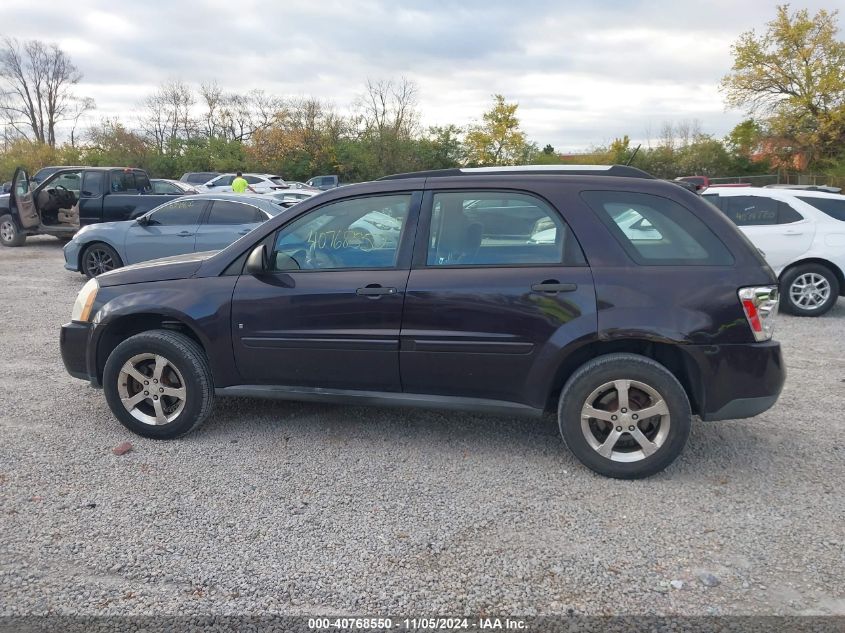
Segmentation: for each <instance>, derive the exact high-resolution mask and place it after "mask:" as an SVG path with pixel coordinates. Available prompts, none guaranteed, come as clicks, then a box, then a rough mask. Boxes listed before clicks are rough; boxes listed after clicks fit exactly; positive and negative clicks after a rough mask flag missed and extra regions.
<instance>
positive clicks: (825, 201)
mask: <svg viewBox="0 0 845 633" xmlns="http://www.w3.org/2000/svg"><path fill="white" fill-rule="evenodd" d="M798 199H799V200H800V201H801V202H806V203H807V204H809V205H810V206H812V207H815V208H816V209H818V210H819V211H821V212H822V213H824V214H826V215H829V216H830V217H832V218H833V219H834V220H840V221H842V222H845V198H843V199H842V200H836V199H834V198H811V197H809V196H798Z"/></svg>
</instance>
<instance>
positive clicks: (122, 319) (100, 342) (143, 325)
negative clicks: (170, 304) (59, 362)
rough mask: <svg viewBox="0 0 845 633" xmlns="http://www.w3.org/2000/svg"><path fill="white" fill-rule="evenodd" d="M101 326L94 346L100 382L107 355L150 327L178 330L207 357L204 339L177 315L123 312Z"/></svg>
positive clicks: (99, 381) (152, 328) (153, 328)
mask: <svg viewBox="0 0 845 633" xmlns="http://www.w3.org/2000/svg"><path fill="white" fill-rule="evenodd" d="M100 327H101V328H103V330H102V331H101V333H100V335H99V337H98V338H97V347H96V371H97V382H98V383H99V384H102V383H103V370H104V368H105V366H106V360H107V359H108V357H109V355H110V354H111V353H112V352H113V351H114V349H115V348H116V347H117V346H118V345H119V344H120V343H121V342H123V341H124V340H126V339H127V338H129V337H130V336H134V335H135V334H140V333H141V332H147V331H150V330H169V331H172V332H179V333H181V334H184V335H185V336H187V337H188V338H190V339H192V340H193V341H194V342H196V343H197V344H198V345H199V346H200V348H201V349H202V351H203V353H204V354H205V355H206V358H208V347H207V341H205V340H204V339H203V337H202V336H200V334H199V331H198V329H197V328H195V327H194V326H193V325H191V324H190V323H189V322H188V320H187V319H185V318H181V317H179V316H176V315H171V314H161V313H155V312H136V313H130V314H122V315H118V316H114V317H113V318H111V319H109V321H108V322H106V323H104V324H102V325H101V326H100Z"/></svg>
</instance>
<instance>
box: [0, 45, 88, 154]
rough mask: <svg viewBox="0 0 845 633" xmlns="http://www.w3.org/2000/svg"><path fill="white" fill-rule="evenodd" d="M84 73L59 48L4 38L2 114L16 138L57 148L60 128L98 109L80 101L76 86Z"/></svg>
mask: <svg viewBox="0 0 845 633" xmlns="http://www.w3.org/2000/svg"><path fill="white" fill-rule="evenodd" d="M80 79H82V73H80V72H79V69H78V68H77V67H76V66H75V65H74V64H73V62H72V61H71V60H70V57H68V56H67V55H66V54H65V52H64V51H62V50H61V49H60V48H59V47H58V46H57V45H55V44H47V43H45V42H42V41H40V40H29V41H27V42H24V43H23V44H21V43H20V42H19V41H18V40H16V39H13V38H8V37H7V38H4V39H3V42H2V49H0V113H2V116H3V118H4V120H5V122H6V125H7V127H8V128H11V130H13V131H14V132H15V133H16V134H18V135H20V136H22V137H24V138H27V139H30V140H34V141H37V142H41V143H47V144H48V145H51V146H55V145H56V127H57V125H58V124H60V123H62V122H65V121H69V120H74V119H76V120H77V121H78V119H79V117H80V116H81V115H82V114H83V113H84V112H85V111H87V110H90V109H92V108H93V107H94V102H93V100H92V99H78V98H77V97H76V96H75V95H74V93H73V90H72V89H73V86H74V85H76V84H77V83H79V81H80Z"/></svg>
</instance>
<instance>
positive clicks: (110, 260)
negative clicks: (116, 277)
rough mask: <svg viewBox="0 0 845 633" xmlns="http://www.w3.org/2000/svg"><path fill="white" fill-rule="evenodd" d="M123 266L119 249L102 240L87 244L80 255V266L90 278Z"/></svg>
mask: <svg viewBox="0 0 845 633" xmlns="http://www.w3.org/2000/svg"><path fill="white" fill-rule="evenodd" d="M121 267H123V260H122V259H120V255H118V254H117V251H116V250H114V249H113V248H112V247H111V246H109V245H108V244H103V243H102V242H94V243H93V244H90V245H89V246H86V247H85V250H83V251H82V255H80V257H79V268H80V270H81V271H82V273H83V274H84V275H85V276H86V277H88V279H91V278H93V277H96V276H97V275H102V274H103V273H106V272H108V271H110V270H114V269H115V268H121Z"/></svg>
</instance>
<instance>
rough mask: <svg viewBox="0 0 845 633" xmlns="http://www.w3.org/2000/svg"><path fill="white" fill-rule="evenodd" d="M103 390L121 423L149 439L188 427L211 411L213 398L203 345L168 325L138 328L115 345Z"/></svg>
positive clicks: (171, 435)
mask: <svg viewBox="0 0 845 633" xmlns="http://www.w3.org/2000/svg"><path fill="white" fill-rule="evenodd" d="M103 391H104V392H105V396H106V402H108V404H109V408H110V409H111V410H112V413H114V415H115V417H117V419H118V420H120V423H121V424H123V426H125V427H126V428H128V429H129V430H130V431H133V432H134V433H137V434H138V435H143V436H144V437H150V438H153V439H172V438H175V437H179V436H181V435H185V434H186V433H189V432H191V431H193V430H194V429H195V428H197V427H198V426H199V425H200V424H202V422H203V421H204V420H205V419H206V418H207V417H208V415H209V413H211V406H212V404H213V401H214V382H213V380H212V377H211V369H210V368H209V366H208V360H207V358H206V356H205V353H204V352H203V350H202V348H201V347H200V346H199V344H197V342H196V341H194V340H193V339H191V338H189V337H187V336H185V335H184V334H180V333H178V332H171V331H169V330H151V331H149V332H142V333H141V334H136V335H135V336H132V337H130V338H128V339H126V340H125V341H123V342H122V343H121V344H120V345H118V346H117V347H116V348H115V349H114V351H113V352H112V353H111V354H110V355H109V358H108V360H107V361H106V366H105V369H104V371H103Z"/></svg>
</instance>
